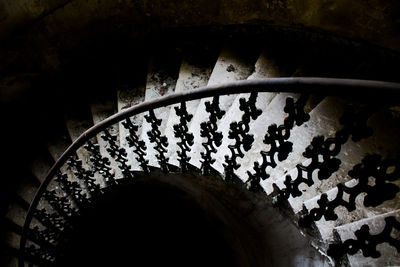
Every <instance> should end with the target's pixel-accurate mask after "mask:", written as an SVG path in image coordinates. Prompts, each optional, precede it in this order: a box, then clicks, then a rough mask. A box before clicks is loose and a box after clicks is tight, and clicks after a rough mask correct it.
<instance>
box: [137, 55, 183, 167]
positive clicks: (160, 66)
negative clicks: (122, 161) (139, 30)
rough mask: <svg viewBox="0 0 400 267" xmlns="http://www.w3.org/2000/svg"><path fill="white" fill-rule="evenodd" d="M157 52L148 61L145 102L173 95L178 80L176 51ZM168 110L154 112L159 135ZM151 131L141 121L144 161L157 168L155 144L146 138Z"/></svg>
mask: <svg viewBox="0 0 400 267" xmlns="http://www.w3.org/2000/svg"><path fill="white" fill-rule="evenodd" d="M158 52H159V53H160V54H155V55H153V57H152V58H151V59H150V61H149V68H148V72H147V82H146V94H145V101H150V100H153V99H157V98H159V97H161V96H166V95H169V94H171V93H173V92H174V90H175V86H176V82H177V79H178V73H179V65H180V56H179V55H177V51H168V52H164V53H162V51H158ZM170 108H171V107H170V106H168V107H161V108H158V109H156V110H154V114H155V116H156V118H157V119H161V120H162V121H161V125H159V126H158V130H159V131H160V133H161V134H163V133H164V131H165V128H166V126H167V120H168V117H169V112H170ZM143 115H144V116H146V115H149V113H148V112H146V113H145V114H143ZM151 129H152V127H151V124H150V123H148V122H147V121H146V119H143V124H142V132H141V136H140V139H141V140H143V141H144V142H145V145H146V147H147V149H146V153H147V154H146V159H147V160H148V161H149V163H148V165H150V166H154V167H158V166H159V163H158V160H157V158H156V155H157V154H158V153H157V151H156V150H155V149H154V146H155V144H154V143H151V142H150V139H149V137H148V132H149V131H150V130H151Z"/></svg>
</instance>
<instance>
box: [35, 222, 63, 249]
mask: <svg viewBox="0 0 400 267" xmlns="http://www.w3.org/2000/svg"><path fill="white" fill-rule="evenodd" d="M29 236H30V238H31V239H32V240H34V241H35V243H38V244H40V245H41V247H47V248H50V249H53V250H54V248H55V247H54V245H56V243H57V241H58V239H59V237H60V233H59V232H54V231H52V230H50V229H49V228H44V229H43V230H40V229H39V227H38V226H35V227H34V228H33V229H30V230H29Z"/></svg>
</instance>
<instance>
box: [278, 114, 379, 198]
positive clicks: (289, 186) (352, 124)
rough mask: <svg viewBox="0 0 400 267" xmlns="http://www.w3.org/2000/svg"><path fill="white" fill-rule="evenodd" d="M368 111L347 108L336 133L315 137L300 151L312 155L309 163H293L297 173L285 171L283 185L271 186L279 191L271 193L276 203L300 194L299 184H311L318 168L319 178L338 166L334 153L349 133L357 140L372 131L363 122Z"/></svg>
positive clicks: (309, 156) (345, 140) (367, 116)
mask: <svg viewBox="0 0 400 267" xmlns="http://www.w3.org/2000/svg"><path fill="white" fill-rule="evenodd" d="M370 115H371V110H359V111H356V110H355V109H353V108H346V110H345V112H344V114H343V116H342V117H341V118H340V122H341V123H342V124H343V128H342V129H341V130H339V131H337V132H336V134H335V137H333V138H327V139H325V137H323V136H317V137H314V138H313V140H312V141H311V144H310V145H309V146H308V147H307V148H306V150H305V152H304V153H303V156H304V157H305V158H307V159H311V163H310V164H309V165H307V166H305V165H303V164H298V165H297V166H296V168H297V177H296V178H294V179H292V177H291V176H290V175H287V176H286V178H285V181H284V184H285V188H284V189H280V188H279V187H278V186H276V184H274V188H275V190H276V191H277V192H278V194H277V195H276V196H275V197H274V202H275V204H280V203H282V202H284V201H286V200H287V199H289V197H290V196H292V197H299V196H301V195H302V194H303V193H302V192H301V191H300V190H299V186H300V185H301V184H306V185H307V186H312V185H313V184H314V181H313V177H312V176H313V173H314V172H315V171H317V170H318V175H317V178H318V179H319V180H326V179H328V178H330V177H331V175H332V174H333V173H334V172H336V171H337V170H338V169H339V167H340V164H341V161H340V160H339V159H337V158H335V157H336V156H337V155H338V154H339V152H340V150H341V147H342V145H343V144H345V143H346V142H347V140H348V139H349V138H350V136H352V140H353V141H355V142H356V141H359V140H361V139H362V138H366V137H369V136H370V135H371V134H372V129H370V128H369V127H368V126H367V125H366V124H367V120H368V118H369V116H370Z"/></svg>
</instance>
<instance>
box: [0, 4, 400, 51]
mask: <svg viewBox="0 0 400 267" xmlns="http://www.w3.org/2000/svg"><path fill="white" fill-rule="evenodd" d="M399 11H400V4H399V1H396V0H352V1H348V0H263V1H261V0H198V1H194V0H177V1H165V0H140V1H138V0H116V1H104V0H103V1H102V0H82V1H78V0H51V1H49V0H15V1H7V0H3V1H1V3H0V24H1V25H2V27H1V28H0V38H7V35H8V34H9V33H11V32H13V31H15V30H16V29H21V28H27V27H32V23H33V22H36V24H35V27H34V29H33V30H31V31H30V34H34V35H45V36H48V37H51V38H55V39H54V40H63V41H66V40H64V39H63V37H62V36H65V34H67V36H68V35H69V34H70V33H71V32H74V31H78V30H79V29H84V28H86V27H87V26H88V25H101V24H102V23H105V22H107V23H111V24H115V25H118V24H124V23H131V24H132V25H134V29H136V30H141V29H142V28H143V26H146V27H147V26H152V27H156V28H158V27H161V28H164V27H175V26H182V25H185V26H193V25H208V24H242V23H253V22H256V21H263V22H268V23H271V24H277V25H286V26H290V25H302V26H306V27H313V28H317V29H321V30H326V31H329V32H335V33H337V34H340V35H342V36H345V37H349V38H360V39H363V40H366V41H369V42H371V43H374V44H378V45H380V46H383V47H388V48H391V49H394V50H399V49H400V35H399V34H398V28H399V23H400V22H399V19H398V16H397V15H398V14H399ZM70 41H71V40H70Z"/></svg>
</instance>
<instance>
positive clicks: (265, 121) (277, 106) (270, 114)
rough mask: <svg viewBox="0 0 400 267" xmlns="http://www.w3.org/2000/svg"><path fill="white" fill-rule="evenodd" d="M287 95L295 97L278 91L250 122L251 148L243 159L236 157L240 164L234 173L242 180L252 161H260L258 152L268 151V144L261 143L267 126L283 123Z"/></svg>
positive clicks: (245, 176)
mask: <svg viewBox="0 0 400 267" xmlns="http://www.w3.org/2000/svg"><path fill="white" fill-rule="evenodd" d="M289 96H290V97H294V98H297V95H294V94H287V93H280V94H278V95H276V96H275V97H274V98H273V99H272V101H271V103H270V104H269V105H268V106H267V108H266V109H265V110H264V112H263V113H262V114H261V115H260V116H259V117H258V118H257V119H256V120H255V121H253V122H252V123H250V134H253V136H254V142H253V145H252V148H251V149H250V150H249V151H247V152H246V154H245V156H244V157H243V159H238V163H239V164H240V165H241V166H240V168H239V169H238V170H237V171H236V174H237V175H238V176H239V178H240V179H242V181H247V179H248V175H247V171H252V170H253V166H254V162H255V161H259V162H261V160H262V158H261V156H260V152H261V151H268V145H266V144H264V143H263V140H264V136H265V134H266V133H267V130H268V126H270V125H271V124H276V125H280V124H282V123H283V120H284V115H285V113H284V111H283V109H284V107H285V105H286V98H287V97H289ZM268 180H270V179H268Z"/></svg>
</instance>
